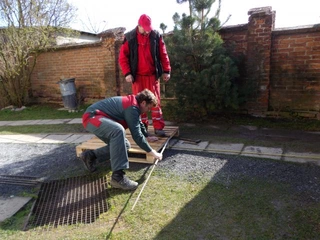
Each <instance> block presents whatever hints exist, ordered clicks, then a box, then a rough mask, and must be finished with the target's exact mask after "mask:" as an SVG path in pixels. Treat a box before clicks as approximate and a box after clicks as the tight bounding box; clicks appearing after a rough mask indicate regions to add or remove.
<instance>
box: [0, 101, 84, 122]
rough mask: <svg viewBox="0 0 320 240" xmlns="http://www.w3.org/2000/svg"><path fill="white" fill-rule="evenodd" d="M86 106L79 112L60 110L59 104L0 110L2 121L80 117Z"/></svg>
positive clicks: (0, 119)
mask: <svg viewBox="0 0 320 240" xmlns="http://www.w3.org/2000/svg"><path fill="white" fill-rule="evenodd" d="M86 107H87V106H86V105H84V106H81V107H80V108H79V111H78V112H68V111H66V110H59V109H61V108H63V107H62V106H60V105H57V104H39V105H31V106H27V108H26V109H24V110H22V111H11V110H10V109H5V110H1V111H0V121H17V120H37V119H65V118H79V117H82V114H83V111H84V110H85V109H86Z"/></svg>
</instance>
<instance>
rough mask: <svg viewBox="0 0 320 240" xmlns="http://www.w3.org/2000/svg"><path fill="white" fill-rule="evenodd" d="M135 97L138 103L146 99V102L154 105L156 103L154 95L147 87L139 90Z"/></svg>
mask: <svg viewBox="0 0 320 240" xmlns="http://www.w3.org/2000/svg"><path fill="white" fill-rule="evenodd" d="M136 99H137V101H138V103H139V104H140V103H142V102H143V101H146V103H147V104H150V103H151V104H152V105H153V106H154V107H155V106H157V105H158V100H157V98H156V96H155V95H154V94H153V93H152V92H151V91H150V90H149V89H144V90H143V91H141V92H139V93H138V94H137V95H136Z"/></svg>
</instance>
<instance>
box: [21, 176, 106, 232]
mask: <svg viewBox="0 0 320 240" xmlns="http://www.w3.org/2000/svg"><path fill="white" fill-rule="evenodd" d="M106 189H107V179H106V177H100V178H98V177H94V176H85V177H74V178H68V179H64V180H58V181H51V182H47V183H43V184H42V185H41V188H40V191H39V196H38V198H37V200H36V202H35V204H34V206H33V207H32V210H31V214H30V216H29V220H28V223H27V225H26V227H25V229H30V228H32V227H39V226H48V227H57V226H58V225H71V224H77V223H92V222H94V221H95V220H96V219H97V218H98V217H99V215H100V214H101V213H104V212H106V211H107V210H108V205H107V190H106Z"/></svg>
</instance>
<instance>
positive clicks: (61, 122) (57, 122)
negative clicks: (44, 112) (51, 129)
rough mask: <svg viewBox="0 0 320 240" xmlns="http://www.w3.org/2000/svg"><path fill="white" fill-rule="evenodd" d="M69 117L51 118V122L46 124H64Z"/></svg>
mask: <svg viewBox="0 0 320 240" xmlns="http://www.w3.org/2000/svg"><path fill="white" fill-rule="evenodd" d="M70 120H71V119H53V120H51V122H48V123H47V124H66V123H68V122H69V121H70Z"/></svg>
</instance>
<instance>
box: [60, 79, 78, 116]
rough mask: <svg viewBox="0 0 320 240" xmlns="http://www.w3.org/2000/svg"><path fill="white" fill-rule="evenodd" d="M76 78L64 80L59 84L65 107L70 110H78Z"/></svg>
mask: <svg viewBox="0 0 320 240" xmlns="http://www.w3.org/2000/svg"><path fill="white" fill-rule="evenodd" d="M74 81H75V78H68V79H62V80H60V81H59V82H58V83H59V85H60V90H61V95H62V100H63V105H64V107H65V108H68V109H72V110H74V109H76V108H77V105H78V104H77V90H76V85H75V83H74Z"/></svg>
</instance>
